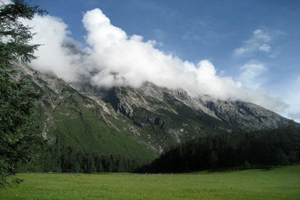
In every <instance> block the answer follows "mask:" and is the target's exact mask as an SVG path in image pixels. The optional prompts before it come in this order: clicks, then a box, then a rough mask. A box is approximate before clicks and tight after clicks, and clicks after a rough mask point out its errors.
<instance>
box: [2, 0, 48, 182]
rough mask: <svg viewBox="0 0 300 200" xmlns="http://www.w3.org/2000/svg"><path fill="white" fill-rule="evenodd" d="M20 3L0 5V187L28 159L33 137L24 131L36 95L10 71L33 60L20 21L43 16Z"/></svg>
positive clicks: (29, 36) (28, 34)
mask: <svg viewBox="0 0 300 200" xmlns="http://www.w3.org/2000/svg"><path fill="white" fill-rule="evenodd" d="M44 12H45V11H44V10H41V9H40V8H39V7H38V6H31V5H29V4H28V3H27V2H25V1H24V0H13V1H12V2H11V3H10V4H6V5H5V4H4V3H1V4H0V186H5V185H6V184H7V182H6V177H7V176H9V175H12V174H14V173H15V172H16V170H17V168H18V164H19V163H20V162H22V161H27V160H29V159H30V155H31V151H32V149H33V148H32V147H33V146H35V145H37V144H36V141H37V140H36V139H37V138H38V137H37V135H34V134H33V133H30V132H29V131H28V129H29V127H30V125H31V124H32V123H33V120H32V113H33V111H34V108H35V102H36V100H37V99H38V97H39V95H38V94H36V93H35V92H33V89H32V87H31V86H30V84H29V83H28V82H27V81H26V78H24V77H22V76H21V74H20V72H19V71H18V70H16V69H15V68H14V66H15V65H16V64H17V63H19V62H23V63H28V62H30V61H31V60H32V59H35V56H34V51H35V50H36V49H37V48H38V46H39V45H37V44H30V41H31V39H32V36H33V34H32V33H31V28H30V27H28V26H26V25H24V24H23V23H22V22H21V21H20V19H21V18H23V19H32V18H33V17H34V14H35V13H40V14H42V13H44Z"/></svg>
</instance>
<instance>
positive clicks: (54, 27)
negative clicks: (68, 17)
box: [23, 15, 84, 81]
mask: <svg viewBox="0 0 300 200" xmlns="http://www.w3.org/2000/svg"><path fill="white" fill-rule="evenodd" d="M23 22H24V23H25V24H27V25H29V26H30V27H32V29H33V30H32V31H33V32H34V33H35V35H34V36H33V40H32V42H33V43H34V44H41V46H40V47H39V49H38V51H37V52H36V54H35V55H36V56H37V57H38V59H36V60H33V61H32V63H31V66H32V67H33V68H34V69H38V70H40V71H43V72H48V73H49V72H50V73H53V74H55V75H57V76H58V77H60V78H63V79H65V80H66V81H75V80H77V78H78V75H80V74H82V73H83V72H84V70H81V71H80V65H81V63H82V54H81V53H80V52H77V53H76V50H77V49H78V45H79V44H78V43H77V42H75V41H74V40H73V39H72V38H70V37H68V35H69V34H70V32H69V31H68V30H67V28H68V26H67V25H66V24H65V23H64V22H63V21H62V20H61V19H59V18H56V17H52V16H49V15H47V16H39V15H36V16H35V17H34V18H33V19H32V20H23Z"/></svg>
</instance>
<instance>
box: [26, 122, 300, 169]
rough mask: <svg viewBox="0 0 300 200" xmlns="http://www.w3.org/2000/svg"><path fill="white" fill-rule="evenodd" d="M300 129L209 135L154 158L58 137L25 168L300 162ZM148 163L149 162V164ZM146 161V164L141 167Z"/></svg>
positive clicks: (243, 166)
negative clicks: (92, 147) (66, 142)
mask: <svg viewBox="0 0 300 200" xmlns="http://www.w3.org/2000/svg"><path fill="white" fill-rule="evenodd" d="M299 158H300V128H299V127H297V126H296V125H290V126H288V127H285V128H280V129H273V130H264V131H263V130H261V131H253V132H231V133H230V132H226V133H216V134H208V135H204V136H202V137H199V138H198V139H196V140H193V141H189V142H187V143H183V144H181V145H179V146H177V147H174V148H172V149H171V150H170V151H167V152H165V153H164V154H162V155H161V156H160V157H159V158H157V159H156V160H154V161H153V162H152V163H150V161H149V160H148V161H146V160H138V159H135V160H134V159H132V160H130V159H128V158H125V157H124V156H123V155H114V154H103V153H101V152H97V151H93V152H90V151H83V150H80V149H78V148H74V147H71V146H65V145H64V144H63V143H61V142H60V141H59V140H57V141H56V142H55V144H53V145H51V146H47V145H46V146H45V148H44V150H43V151H40V153H38V154H37V157H36V158H34V159H33V160H32V161H31V162H30V163H29V164H27V165H25V166H23V168H21V171H41V172H66V173H93V172H142V173H180V172H191V171H200V170H222V169H249V168H270V167H272V166H278V165H293V164H299V162H300V160H299ZM149 163H150V164H149ZM141 166H143V167H141Z"/></svg>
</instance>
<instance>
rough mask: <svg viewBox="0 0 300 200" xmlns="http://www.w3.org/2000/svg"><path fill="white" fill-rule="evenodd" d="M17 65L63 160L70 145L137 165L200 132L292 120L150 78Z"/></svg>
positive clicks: (41, 128) (270, 125)
mask: <svg viewBox="0 0 300 200" xmlns="http://www.w3.org/2000/svg"><path fill="white" fill-rule="evenodd" d="M20 67H21V70H22V72H23V74H24V75H25V76H26V77H27V78H28V80H30V81H31V83H32V85H33V86H34V88H35V90H36V91H38V92H39V93H40V94H41V95H42V98H41V101H40V102H39V105H38V111H37V114H36V119H37V120H36V124H37V125H36V127H37V131H40V132H41V134H42V135H43V137H44V138H47V139H48V141H49V143H50V144H51V145H53V146H54V147H55V148H56V150H55V148H54V149H52V151H53V152H56V154H57V155H56V157H55V159H56V161H57V160H59V159H65V157H64V158H61V155H62V154H63V155H64V153H62V151H63V150H65V149H68V148H69V149H70V152H71V153H70V154H72V155H73V154H75V153H77V154H78V152H85V153H88V154H89V155H94V154H95V155H100V156H108V157H109V156H110V161H111V162H112V160H116V158H114V155H115V156H117V157H118V158H119V157H120V156H121V157H122V159H124V160H130V163H131V164H132V163H134V162H136V160H139V161H141V162H140V163H135V164H136V165H138V164H143V163H145V162H149V161H151V160H153V159H154V158H155V157H157V156H158V155H159V154H161V153H162V152H165V151H167V150H168V149H170V148H171V147H173V146H174V145H177V144H180V143H183V142H186V141H190V140H193V139H196V138H198V137H199V136H202V135H206V134H211V133H222V132H231V131H233V130H243V131H251V130H261V129H273V128H278V127H282V126H286V125H288V124H290V123H293V121H291V120H289V119H286V118H284V117H281V116H280V115H278V114H276V113H274V112H272V111H269V110H267V109H264V108H262V107H260V106H257V105H255V104H252V103H246V102H240V101H236V102H230V101H221V100H217V99H213V98H211V97H209V96H200V97H197V98H193V97H191V96H190V95H189V94H188V93H187V92H186V91H184V90H181V89H178V90H170V89H167V88H162V87H158V86H156V85H154V84H152V83H149V82H147V83H144V84H143V85H142V86H141V87H140V88H130V87H113V88H109V89H103V88H97V87H94V86H92V85H91V84H90V83H88V82H85V81H84V79H83V80H82V81H80V82H76V83H67V82H65V81H63V80H62V79H59V78H57V77H56V76H54V75H50V74H46V73H41V72H38V71H34V70H32V69H30V68H29V67H28V66H25V65H20ZM52 157H53V155H52ZM69 157H70V155H69ZM96 157H97V156H96ZM53 159H54V158H53ZM55 159H54V160H55ZM95 159H96V158H95V156H94V157H93V159H92V160H94V161H95ZM94 161H93V162H94ZM57 162H58V161H57ZM61 162H62V161H61ZM64 162H65V161H64ZM69 162H71V161H69ZM101 163H102V164H103V162H102V161H101ZM58 165H61V164H58ZM127 165H128V162H127ZM132 165H133V164H132ZM103 166H104V164H103ZM104 167H105V166H104ZM125 168H126V167H125ZM62 170H63V169H62Z"/></svg>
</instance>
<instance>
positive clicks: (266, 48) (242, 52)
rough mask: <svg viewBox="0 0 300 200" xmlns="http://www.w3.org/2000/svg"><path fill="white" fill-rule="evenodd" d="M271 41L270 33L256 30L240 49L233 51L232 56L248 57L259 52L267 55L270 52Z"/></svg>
mask: <svg viewBox="0 0 300 200" xmlns="http://www.w3.org/2000/svg"><path fill="white" fill-rule="evenodd" d="M272 39H273V37H272V34H271V33H269V32H267V31H263V30H261V29H257V30H255V31H254V32H253V34H252V36H251V37H250V38H249V39H248V40H247V41H245V42H244V45H243V46H242V47H240V48H237V49H235V50H234V52H233V55H234V56H236V57H239V56H249V55H252V54H253V53H255V52H259V51H261V52H265V53H269V52H271V46H270V43H271V41H272Z"/></svg>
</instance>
